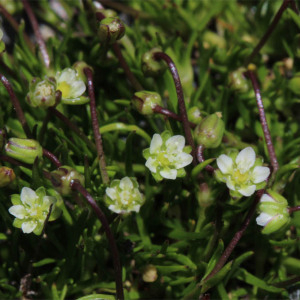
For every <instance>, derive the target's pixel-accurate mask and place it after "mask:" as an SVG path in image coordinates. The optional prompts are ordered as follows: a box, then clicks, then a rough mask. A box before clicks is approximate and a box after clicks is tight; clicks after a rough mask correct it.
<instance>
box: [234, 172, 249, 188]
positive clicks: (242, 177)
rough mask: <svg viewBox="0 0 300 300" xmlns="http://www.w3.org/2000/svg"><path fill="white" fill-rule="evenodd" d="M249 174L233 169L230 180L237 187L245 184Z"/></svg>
mask: <svg viewBox="0 0 300 300" xmlns="http://www.w3.org/2000/svg"><path fill="white" fill-rule="evenodd" d="M248 178H249V174H248V173H247V172H245V173H241V172H240V170H239V169H235V170H234V171H233V173H232V179H233V180H234V181H235V182H236V184H238V185H242V184H245V183H246V182H247V181H248Z"/></svg>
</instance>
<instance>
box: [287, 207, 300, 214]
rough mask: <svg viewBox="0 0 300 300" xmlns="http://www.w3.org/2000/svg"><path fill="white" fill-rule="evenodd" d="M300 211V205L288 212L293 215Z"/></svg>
mask: <svg viewBox="0 0 300 300" xmlns="http://www.w3.org/2000/svg"><path fill="white" fill-rule="evenodd" d="M299 210H300V205H298V206H295V207H290V208H289V209H288V211H289V213H290V214H292V213H293V212H295V211H299Z"/></svg>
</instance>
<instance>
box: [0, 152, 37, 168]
mask: <svg viewBox="0 0 300 300" xmlns="http://www.w3.org/2000/svg"><path fill="white" fill-rule="evenodd" d="M0 161H6V162H8V163H10V164H12V165H15V166H19V167H20V166H21V167H25V168H27V169H32V166H31V165H29V164H26V163H23V162H20V161H18V160H16V159H14V158H11V157H9V156H7V155H0Z"/></svg>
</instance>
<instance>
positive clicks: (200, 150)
mask: <svg viewBox="0 0 300 300" xmlns="http://www.w3.org/2000/svg"><path fill="white" fill-rule="evenodd" d="M203 151H204V146H203V145H199V146H198V148H197V159H198V161H199V163H202V162H204V161H205V159H204V156H203ZM205 170H206V171H207V172H209V173H214V172H215V169H214V167H212V166H211V165H207V166H206V167H205Z"/></svg>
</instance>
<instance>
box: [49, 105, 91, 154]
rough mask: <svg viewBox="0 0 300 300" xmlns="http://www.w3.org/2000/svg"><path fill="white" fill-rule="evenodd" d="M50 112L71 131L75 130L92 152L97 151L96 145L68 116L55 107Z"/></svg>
mask: <svg viewBox="0 0 300 300" xmlns="http://www.w3.org/2000/svg"><path fill="white" fill-rule="evenodd" d="M49 112H50V113H53V114H54V115H55V116H56V117H57V118H59V119H60V120H61V121H63V122H64V123H65V124H66V125H67V126H68V127H69V128H70V129H71V130H73V131H74V132H75V133H76V134H77V135H78V137H80V138H81V139H82V140H83V141H84V142H85V143H86V144H87V145H88V147H89V148H90V149H91V150H92V151H96V146H95V144H94V143H93V142H92V141H91V140H90V139H89V138H88V137H87V136H86V135H85V134H84V133H83V131H81V129H79V128H78V127H77V126H76V125H75V124H74V123H73V122H71V121H70V120H69V119H68V118H67V117H66V116H64V115H63V114H62V113H61V112H59V111H58V110H57V109H55V108H54V107H50V108H49Z"/></svg>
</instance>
